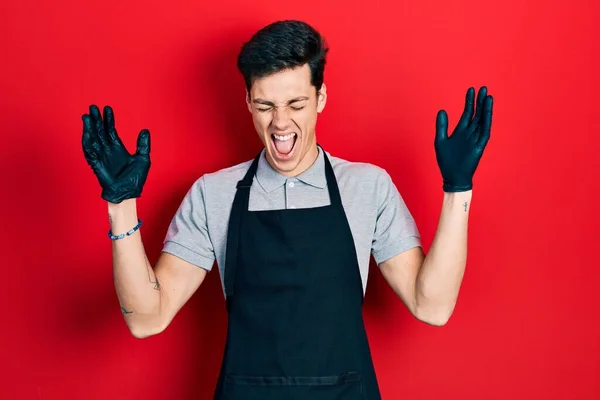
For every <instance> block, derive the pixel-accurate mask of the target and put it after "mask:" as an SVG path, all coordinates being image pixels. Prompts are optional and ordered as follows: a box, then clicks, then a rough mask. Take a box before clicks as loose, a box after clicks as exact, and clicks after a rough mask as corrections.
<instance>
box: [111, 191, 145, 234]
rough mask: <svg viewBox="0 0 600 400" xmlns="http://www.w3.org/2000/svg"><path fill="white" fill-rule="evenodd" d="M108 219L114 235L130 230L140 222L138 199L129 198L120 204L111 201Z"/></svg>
mask: <svg viewBox="0 0 600 400" xmlns="http://www.w3.org/2000/svg"><path fill="white" fill-rule="evenodd" d="M108 219H109V222H110V230H111V232H112V234H113V235H119V234H121V233H125V232H127V231H129V230H130V229H131V228H133V227H134V226H136V225H137V223H138V215H137V207H136V200H135V199H127V200H123V201H122V202H120V203H118V204H115V203H110V202H109V203H108Z"/></svg>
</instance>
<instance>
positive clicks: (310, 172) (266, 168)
mask: <svg viewBox="0 0 600 400" xmlns="http://www.w3.org/2000/svg"><path fill="white" fill-rule="evenodd" d="M317 150H318V151H319V154H318V155H317V159H316V160H315V162H314V163H313V165H311V166H310V167H309V168H308V169H307V170H306V171H304V172H303V173H301V174H300V175H298V176H296V177H295V178H296V179H298V180H299V181H301V182H304V183H306V184H307V185H311V186H314V187H318V188H320V189H323V188H325V186H326V185H327V179H326V178H325V157H324V156H323V150H322V149H321V147H318V146H317ZM288 179H290V178H289V177H287V176H285V175H282V174H280V173H279V172H277V171H275V170H274V169H273V167H271V164H269V162H268V161H267V158H266V156H265V149H263V150H262V153H261V155H260V158H259V160H258V166H257V168H256V180H257V181H258V183H259V184H260V186H262V188H263V189H264V190H265V192H267V193H270V192H272V191H273V190H275V189H277V188H279V187H281V186H282V185H284V184H285V182H286V181H287V180H288Z"/></svg>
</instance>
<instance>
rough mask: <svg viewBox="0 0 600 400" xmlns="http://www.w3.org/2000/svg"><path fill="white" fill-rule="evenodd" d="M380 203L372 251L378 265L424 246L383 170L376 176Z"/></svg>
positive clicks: (401, 200) (408, 212)
mask: <svg viewBox="0 0 600 400" xmlns="http://www.w3.org/2000/svg"><path fill="white" fill-rule="evenodd" d="M377 204H378V209H377V222H376V224H375V233H374V235H373V244H372V253H373V258H374V259H375V262H376V263H377V264H378V265H379V264H381V263H382V262H384V261H386V260H388V259H390V258H392V257H394V256H395V255H398V254H400V253H402V252H404V251H406V250H408V249H411V248H413V247H417V246H421V235H420V234H419V230H418V228H417V225H416V223H415V220H414V218H413V216H412V215H411V213H410V211H409V210H408V207H407V206H406V204H405V203H404V200H403V199H402V196H401V195H400V193H399V192H398V189H397V188H396V185H394V182H392V179H391V177H390V175H389V174H388V173H387V172H386V171H385V170H383V169H382V170H381V174H380V176H379V177H378V179H377Z"/></svg>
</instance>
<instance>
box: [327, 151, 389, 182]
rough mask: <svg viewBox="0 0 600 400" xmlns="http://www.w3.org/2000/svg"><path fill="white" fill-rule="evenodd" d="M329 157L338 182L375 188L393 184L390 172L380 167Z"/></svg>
mask: <svg viewBox="0 0 600 400" xmlns="http://www.w3.org/2000/svg"><path fill="white" fill-rule="evenodd" d="M327 155H328V156H329V160H330V161H331V167H332V168H333V172H334V173H335V176H336V179H338V180H342V181H344V180H347V181H353V182H356V183H359V182H361V183H364V184H369V183H370V184H372V185H374V186H381V185H385V184H387V183H388V182H391V178H390V175H389V174H388V172H387V171H386V170H385V169H384V168H382V167H380V166H378V165H375V164H372V163H368V162H362V161H350V160H347V159H344V158H340V157H336V156H332V155H330V154H329V153H327Z"/></svg>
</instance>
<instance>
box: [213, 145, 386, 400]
mask: <svg viewBox="0 0 600 400" xmlns="http://www.w3.org/2000/svg"><path fill="white" fill-rule="evenodd" d="M321 151H323V149H321ZM261 153H262V151H261V152H259V154H258V155H257V156H256V158H255V159H254V161H253V163H252V165H251V166H250V168H249V169H248V172H247V173H246V175H245V176H244V179H242V180H241V181H239V182H238V184H237V192H236V195H235V199H234V201H233V206H232V210H231V217H230V221H229V231H228V236H227V249H226V267H225V295H226V305H227V311H228V328H227V342H226V345H225V352H224V355H223V363H222V366H221V372H220V376H219V380H218V383H217V387H216V390H215V394H214V399H217V400H250V399H252V400H296V399H302V400H334V399H335V400H337V399H343V400H378V399H381V395H380V393H379V387H378V384H377V379H376V376H375V370H374V367H373V363H372V360H371V352H370V349H369V344H368V341H367V335H366V331H365V327H364V322H363V317H362V304H363V290H362V281H361V277H360V271H359V266H358V260H357V256H356V249H355V247H354V241H353V238H352V233H351V231H350V226H349V224H348V220H347V218H346V215H345V212H344V209H343V207H342V201H341V198H340V192H339V188H338V185H337V181H336V179H335V175H334V173H333V168H332V167H331V164H330V162H329V159H328V158H327V155H326V154H325V152H324V151H323V155H324V157H325V176H326V178H327V188H328V191H329V198H330V205H327V206H323V207H316V208H304V209H303V208H299V209H284V210H269V211H248V201H249V197H250V186H251V185H252V182H253V178H254V175H255V174H256V170H257V166H258V160H259V158H260V157H261Z"/></svg>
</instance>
